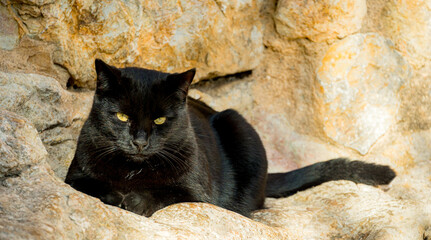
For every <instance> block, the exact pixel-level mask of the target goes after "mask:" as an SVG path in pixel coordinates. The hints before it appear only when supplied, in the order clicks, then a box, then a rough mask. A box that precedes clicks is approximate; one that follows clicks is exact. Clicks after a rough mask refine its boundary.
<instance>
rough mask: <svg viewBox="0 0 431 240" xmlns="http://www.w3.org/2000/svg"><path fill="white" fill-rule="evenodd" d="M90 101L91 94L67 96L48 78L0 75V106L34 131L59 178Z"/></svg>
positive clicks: (34, 75)
mask: <svg viewBox="0 0 431 240" xmlns="http://www.w3.org/2000/svg"><path fill="white" fill-rule="evenodd" d="M91 101H92V93H91V92H74V93H72V92H68V91H66V90H64V89H63V88H61V86H60V84H59V83H58V82H57V81H56V80H55V79H53V78H50V77H45V76H42V75H38V74H24V73H6V72H1V71H0V106H1V107H2V108H4V109H6V110H9V111H12V112H15V113H17V114H19V115H21V116H25V117H26V118H27V119H28V120H30V122H31V123H32V124H33V125H34V126H35V127H36V129H37V130H38V131H39V134H40V136H41V138H42V141H43V143H44V145H45V146H46V148H47V150H48V152H49V154H50V157H49V163H50V164H51V166H52V168H53V169H54V171H55V172H56V174H57V175H58V176H59V177H60V178H64V177H65V176H66V172H67V167H68V166H69V164H70V162H71V161H72V158H73V156H74V152H75V147H76V141H77V136H78V133H79V131H80V129H81V127H82V125H83V123H84V120H85V119H86V118H87V115H88V113H89V111H90V108H91Z"/></svg>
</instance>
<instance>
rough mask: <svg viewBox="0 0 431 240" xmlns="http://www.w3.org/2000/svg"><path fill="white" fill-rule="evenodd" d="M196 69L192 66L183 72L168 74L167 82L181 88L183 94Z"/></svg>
mask: <svg viewBox="0 0 431 240" xmlns="http://www.w3.org/2000/svg"><path fill="white" fill-rule="evenodd" d="M195 73H196V69H195V68H192V69H190V70H188V71H185V72H183V73H174V74H171V75H169V76H168V79H167V80H168V83H169V85H171V86H175V88H176V89H178V90H181V91H182V92H183V93H184V94H185V95H187V93H188V91H189V87H190V84H191V83H192V81H193V78H194V76H195Z"/></svg>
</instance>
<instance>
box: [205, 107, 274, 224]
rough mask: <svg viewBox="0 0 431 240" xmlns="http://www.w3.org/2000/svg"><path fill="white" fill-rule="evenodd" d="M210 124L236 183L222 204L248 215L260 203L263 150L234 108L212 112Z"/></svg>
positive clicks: (263, 179)
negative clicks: (230, 197)
mask: <svg viewBox="0 0 431 240" xmlns="http://www.w3.org/2000/svg"><path fill="white" fill-rule="evenodd" d="M211 123H212V127H213V128H214V130H215V132H216V133H217V135H218V138H219V142H220V145H221V147H222V149H223V150H224V155H225V158H226V159H224V161H228V162H229V164H230V166H231V167H232V171H233V172H234V174H233V175H234V179H235V183H236V192H235V194H234V195H233V197H232V199H231V202H229V203H227V205H226V206H224V207H226V208H228V209H232V210H234V211H236V212H240V213H242V214H243V215H248V214H249V213H250V212H251V211H253V210H255V209H258V208H261V207H262V206H263V202H264V197H265V186H266V174H267V160H266V153H265V149H264V147H263V145H262V142H261V140H260V138H259V136H258V134H257V133H256V131H255V130H254V129H253V127H252V126H251V125H250V124H249V123H248V122H247V121H246V120H245V119H244V118H243V117H242V116H241V115H240V114H239V113H238V112H236V111H234V110H231V109H228V110H225V111H223V112H220V113H217V114H215V115H214V116H213V117H212V118H211Z"/></svg>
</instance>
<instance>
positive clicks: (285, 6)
mask: <svg viewBox="0 0 431 240" xmlns="http://www.w3.org/2000/svg"><path fill="white" fill-rule="evenodd" d="M366 13H367V4H366V1H365V0H347V1H331V0H325V1H308V0H293V1H292V0H281V1H278V3H277V10H276V12H275V15H274V20H275V24H276V29H277V32H278V33H279V34H280V35H282V36H283V37H286V38H289V39H294V38H308V39H310V40H312V41H316V42H319V41H325V40H329V39H337V38H344V37H346V36H347V35H349V34H352V33H355V32H358V31H359V29H360V28H361V25H362V20H363V18H364V16H365V15H366Z"/></svg>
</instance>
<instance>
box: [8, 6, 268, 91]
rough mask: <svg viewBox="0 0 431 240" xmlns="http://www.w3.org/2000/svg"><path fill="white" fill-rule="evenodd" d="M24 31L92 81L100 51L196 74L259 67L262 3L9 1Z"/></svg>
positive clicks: (85, 82)
mask: <svg viewBox="0 0 431 240" xmlns="http://www.w3.org/2000/svg"><path fill="white" fill-rule="evenodd" d="M7 7H12V8H13V9H14V11H15V12H16V13H17V15H16V16H15V17H16V18H17V19H18V20H19V22H20V23H21V25H22V28H23V30H24V32H25V33H26V34H27V35H29V36H32V37H33V38H38V39H42V40H43V41H46V42H50V43H52V44H53V45H54V46H55V48H56V50H55V54H54V62H55V63H56V64H59V65H61V66H64V67H65V68H66V69H67V70H68V72H69V73H70V75H71V76H72V78H73V79H74V80H75V82H74V84H75V85H77V86H85V87H94V86H95V84H94V79H95V72H94V70H93V67H92V66H93V62H94V59H95V58H96V57H99V58H103V59H105V60H106V61H108V62H110V63H112V64H116V65H117V66H125V65H129V66H130V65H133V66H141V67H147V68H152V69H159V70H164V71H169V72H173V71H174V72H175V71H183V70H185V69H187V68H192V67H197V68H198V78H203V77H209V76H217V75H227V74H230V73H235V72H241V71H245V70H249V69H251V68H253V67H256V66H257V65H258V63H259V60H260V55H261V52H262V50H263V46H262V34H261V27H260V23H259V21H258V12H257V10H258V9H257V6H256V1H254V0H248V1H212V0H206V1H196V0H188V1H174V0H170V1H160V2H158V1H109V2H104V3H101V2H99V1H92V0H80V1H74V2H70V1H66V0H61V1H34V2H33V1H19V0H16V1H10V4H7Z"/></svg>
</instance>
